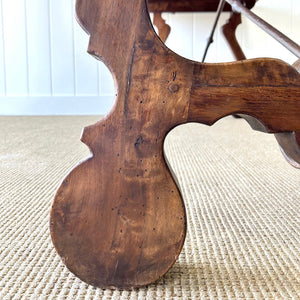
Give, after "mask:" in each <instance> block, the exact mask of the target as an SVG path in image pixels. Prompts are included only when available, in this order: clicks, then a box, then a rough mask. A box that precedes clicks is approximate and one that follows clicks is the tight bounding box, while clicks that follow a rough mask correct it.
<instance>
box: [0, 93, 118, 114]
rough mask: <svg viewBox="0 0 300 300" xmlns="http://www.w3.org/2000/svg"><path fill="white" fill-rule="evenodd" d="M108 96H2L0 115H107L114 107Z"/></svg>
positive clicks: (111, 97)
mask: <svg viewBox="0 0 300 300" xmlns="http://www.w3.org/2000/svg"><path fill="white" fill-rule="evenodd" d="M113 103H114V97H113V96H112V95H111V96H110V95H108V96H53V97H51V96H45V97H43V96H42V97H18V96H16V97H12V96H7V97H0V115H3V116H19V115H25V116H26V115H28V116H33V115H106V114H107V113H108V112H109V111H110V110H111V109H112V107H113Z"/></svg>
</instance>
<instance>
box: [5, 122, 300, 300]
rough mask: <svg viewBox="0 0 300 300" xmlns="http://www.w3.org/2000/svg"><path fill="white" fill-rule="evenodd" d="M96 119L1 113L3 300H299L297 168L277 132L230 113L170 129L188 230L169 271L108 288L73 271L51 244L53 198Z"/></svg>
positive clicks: (85, 152) (82, 154)
mask: <svg viewBox="0 0 300 300" xmlns="http://www.w3.org/2000/svg"><path fill="white" fill-rule="evenodd" d="M96 119H97V118H95V117H1V118H0V125H1V132H0V140H1V144H0V299H132V300H134V299H206V298H210V299H217V298H219V299H225V298H230V299H300V218H299V215H300V170H297V169H294V168H292V167H290V166H289V165H288V164H287V163H286V162H285V160H284V159H283V157H282V156H281V153H280V151H279V149H278V146H277V144H276V142H275V140H274V138H273V136H269V135H266V134H262V133H257V132H254V131H252V130H251V129H250V128H249V127H248V125H247V124H246V123H245V122H244V121H243V120H236V119H233V118H226V119H224V120H222V121H220V122H218V123H217V124H216V125H215V126H213V127H212V128H209V127H206V126H203V125H198V124H189V125H185V126H181V127H178V128H176V129H175V130H173V131H172V133H171V134H170V135H169V136H168V138H167V142H166V152H167V154H168V158H169V160H170V162H171V163H172V165H173V167H174V169H175V172H176V173H177V174H178V179H179V181H180V183H181V188H182V192H183V195H184V198H185V203H186V208H187V214H188V232H187V238H186V242H185V246H184V249H183V252H182V254H181V255H180V258H179V260H178V261H177V262H176V264H175V265H174V267H173V268H172V269H171V270H170V271H169V273H168V274H167V275H166V276H165V277H164V278H163V279H161V280H160V281H159V282H157V283H155V284H152V285H150V286H148V287H145V288H141V289H137V290H134V291H111V290H101V289H97V288H94V287H91V286H88V285H87V284H85V283H83V282H81V281H80V280H79V279H77V278H76V277H75V276H74V275H73V274H71V273H70V272H69V271H68V270H67V269H66V268H65V267H64V265H63V264H62V263H61V261H60V259H59V257H58V256H57V255H56V252H55V250H54V249H53V246H52V244H51V239H50V235H49V228H48V222H49V207H50V205H51V201H52V198H53V195H54V193H55V190H56V188H57V186H58V184H59V183H60V181H61V180H62V178H63V177H64V175H65V174H66V173H67V172H68V171H69V170H70V169H71V168H72V167H73V166H74V165H75V164H77V163H78V162H79V161H80V160H81V159H83V158H84V157H86V156H87V155H89V152H88V150H87V147H86V146H85V145H83V144H81V142H80V141H79V137H80V134H81V129H82V127H83V126H85V125H89V124H92V123H94V121H95V120H96Z"/></svg>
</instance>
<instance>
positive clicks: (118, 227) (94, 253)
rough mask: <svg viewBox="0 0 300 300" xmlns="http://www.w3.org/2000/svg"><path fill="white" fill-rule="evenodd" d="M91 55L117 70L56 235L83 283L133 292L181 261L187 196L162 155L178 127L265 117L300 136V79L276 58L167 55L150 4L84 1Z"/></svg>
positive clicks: (54, 225)
mask: <svg viewBox="0 0 300 300" xmlns="http://www.w3.org/2000/svg"><path fill="white" fill-rule="evenodd" d="M76 12H77V18H78V21H79V22H80V24H81V26H82V27H83V28H84V30H86V31H87V32H88V33H89V34H90V41H89V47H88V52H89V53H90V54H91V55H93V56H94V57H96V58H97V59H100V60H102V61H103V62H104V63H105V64H106V65H107V66H108V67H109V69H110V70H111V72H112V74H113V76H114V80H115V86H116V99H115V105H114V108H113V110H112V111H111V112H110V114H109V115H108V116H107V117H106V118H105V119H103V120H101V121H99V122H98V123H96V124H94V125H91V126H88V127H86V128H85V129H84V131H83V134H82V141H83V142H84V143H85V144H86V145H87V146H88V147H89V148H90V150H91V153H92V156H91V157H90V158H89V159H88V160H86V161H84V162H82V163H80V164H79V165H78V166H77V167H75V168H74V169H73V170H72V171H71V172H70V173H69V174H68V175H67V177H66V178H65V179H64V180H63V182H62V184H61V186H60V187H59V189H58V191H57V193H56V196H55V199H54V201H53V204H52V208H51V218H50V231H51V237H52V240H53V243H54V246H55V248H56V250H57V252H58V254H59V255H60V256H61V258H62V260H63V262H64V263H65V264H66V266H67V267H68V268H69V270H71V271H72V272H73V273H74V274H76V275H77V276H78V277H79V278H81V279H82V280H84V281H85V282H87V283H89V284H92V285H94V286H99V287H102V288H121V289H125V288H126V289H130V288H133V287H139V286H142V285H146V284H149V283H151V282H154V281H156V280H157V279H159V278H160V277H161V276H163V275H164V274H165V273H166V272H167V271H168V270H169V268H170V267H171V266H172V265H173V264H174V262H175V261H176V259H177V257H178V255H179V254H180V251H181V249H182V246H183V243H184V239H185V234H186V215H185V208H184V203H183V200H182V197H181V194H180V190H179V187H178V185H177V184H176V182H175V180H176V179H174V178H173V177H172V173H171V172H172V171H170V170H169V168H168V166H167V164H166V162H165V159H164V154H163V142H164V139H165V136H166V135H167V133H168V132H169V131H170V130H171V129H172V128H174V127H175V126H177V125H179V124H184V123H186V122H190V121H197V122H201V123H203V124H208V125H211V124H213V123H214V122H216V121H217V120H218V119H220V118H222V117H223V116H225V115H228V114H232V113H243V114H246V115H249V116H252V117H255V118H257V119H259V121H260V122H261V124H263V126H262V128H263V130H265V131H268V132H284V131H299V130H300V123H299V120H300V93H299V88H300V75H299V73H298V72H297V71H296V70H295V69H294V68H293V67H291V66H289V65H288V64H286V63H283V62H281V61H277V60H274V59H257V60H250V61H244V62H236V63H227V64H201V63H197V62H193V61H190V60H187V59H185V58H183V57H180V56H179V55H177V54H175V53H174V52H172V51H171V50H169V49H168V48H167V47H166V46H165V45H164V44H163V43H162V41H161V40H160V39H159V38H158V37H157V35H156V33H155V32H154V30H153V27H152V24H151V20H150V18H149V14H148V11H147V6H146V2H145V0H138V1H137V0H126V1H125V0H106V1H99V0H77V4H76Z"/></svg>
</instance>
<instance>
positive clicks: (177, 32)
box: [0, 0, 300, 115]
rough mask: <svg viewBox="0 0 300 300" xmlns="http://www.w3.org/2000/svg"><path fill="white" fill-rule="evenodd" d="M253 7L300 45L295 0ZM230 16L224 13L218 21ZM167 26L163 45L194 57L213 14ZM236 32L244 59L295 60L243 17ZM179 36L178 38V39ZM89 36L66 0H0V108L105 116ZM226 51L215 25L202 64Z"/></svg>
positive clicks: (102, 77)
mask: <svg viewBox="0 0 300 300" xmlns="http://www.w3.org/2000/svg"><path fill="white" fill-rule="evenodd" d="M254 12H256V13H257V14H259V15H260V16H261V17H263V18H264V19H265V20H267V21H268V22H270V23H271V24H273V25H274V26H275V27H277V28H278V29H279V30H281V31H282V32H284V33H285V34H286V35H288V36H289V37H290V38H292V39H294V40H295V41H296V42H297V43H300V1H299V0H285V1H282V0H272V1H271V0H259V1H258V3H257V5H256V6H255V9H254ZM228 16H229V14H228V13H224V14H223V15H222V17H221V21H220V24H224V22H225V20H226V19H227V18H228ZM165 17H166V19H167V20H168V23H169V24H170V25H171V26H172V33H171V36H170V37H169V39H168V41H167V45H168V46H169V47H170V48H171V49H172V50H174V51H176V52H177V53H179V54H181V55H183V56H186V57H188V58H191V59H195V60H200V59H201V57H202V55H203V50H204V47H205V44H206V39H207V37H208V36H209V32H210V29H211V26H212V23H213V20H214V17H215V14H214V13H194V14H189V13H180V14H165ZM238 38H239V40H240V42H241V45H242V47H243V49H244V51H245V53H246V56H247V57H249V58H252V57H262V56H264V57H277V58H281V59H283V60H285V61H287V62H289V63H292V62H294V61H295V60H296V57H295V56H294V55H292V54H290V53H289V52H288V51H287V50H286V49H285V48H283V47H282V46H281V45H279V44H278V43H277V42H276V41H274V40H273V39H272V38H271V37H269V36H268V35H267V34H266V33H264V32H263V31H262V30H260V29H259V28H257V27H256V25H254V24H252V23H251V22H250V21H248V20H246V19H244V22H243V25H242V26H240V27H239V29H238ZM179 41H180V42H179ZM87 44H88V36H87V35H86V33H85V32H84V31H83V30H82V29H81V28H80V27H79V26H78V25H77V23H76V21H75V18H74V3H73V0H0V114H2V115H34V114H36V115H45V114H105V113H107V112H108V111H109V110H110V108H111V107H112V105H113V82H112V78H111V75H110V73H109V72H108V70H107V69H106V67H105V66H104V65H103V64H102V63H100V62H98V61H96V60H95V59H94V58H92V57H91V56H89V55H88V54H86V48H87ZM231 60H233V57H232V55H231V53H230V51H229V49H228V47H227V45H226V43H225V41H224V39H223V37H222V35H221V33H220V31H219V28H218V30H217V32H216V36H215V42H214V44H213V45H212V46H211V48H210V51H209V54H208V56H207V62H221V61H231Z"/></svg>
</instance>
